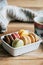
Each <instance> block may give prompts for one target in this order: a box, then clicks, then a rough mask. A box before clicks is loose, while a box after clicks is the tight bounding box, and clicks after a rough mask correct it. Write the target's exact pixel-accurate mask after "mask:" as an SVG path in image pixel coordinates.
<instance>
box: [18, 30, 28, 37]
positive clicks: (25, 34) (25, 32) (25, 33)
mask: <svg viewBox="0 0 43 65" xmlns="http://www.w3.org/2000/svg"><path fill="white" fill-rule="evenodd" d="M18 34H19V35H20V37H22V36H27V35H28V31H27V30H23V29H22V30H20V31H18Z"/></svg>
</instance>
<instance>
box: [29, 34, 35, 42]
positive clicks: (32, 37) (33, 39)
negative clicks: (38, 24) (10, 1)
mask: <svg viewBox="0 0 43 65" xmlns="http://www.w3.org/2000/svg"><path fill="white" fill-rule="evenodd" d="M28 36H30V38H31V43H34V42H35V38H34V36H33V35H28Z"/></svg>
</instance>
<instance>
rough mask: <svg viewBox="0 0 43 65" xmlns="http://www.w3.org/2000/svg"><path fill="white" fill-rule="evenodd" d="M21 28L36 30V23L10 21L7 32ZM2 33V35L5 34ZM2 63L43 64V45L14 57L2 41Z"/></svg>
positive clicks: (0, 62) (6, 64)
mask: <svg viewBox="0 0 43 65" xmlns="http://www.w3.org/2000/svg"><path fill="white" fill-rule="evenodd" d="M19 29H28V30H31V31H33V32H34V24H29V23H10V24H9V25H8V30H7V32H5V33H4V34H6V33H11V32H14V31H17V30H19ZM4 34H0V36H2V35H4ZM0 65H43V45H42V44H41V45H40V47H39V48H38V49H37V50H35V51H32V52H30V53H26V54H24V55H21V56H18V57H12V56H11V55H10V54H9V53H8V52H6V51H5V50H4V48H3V47H2V45H1V41H0Z"/></svg>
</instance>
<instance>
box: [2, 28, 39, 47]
mask: <svg viewBox="0 0 43 65" xmlns="http://www.w3.org/2000/svg"><path fill="white" fill-rule="evenodd" d="M3 39H4V41H5V42H6V43H8V44H9V45H11V46H12V47H14V48H16V47H21V46H24V45H27V44H31V43H34V42H36V41H38V40H39V37H38V36H37V35H36V34H34V33H33V32H29V31H27V30H23V29H22V30H19V31H18V33H16V32H15V33H12V34H11V35H5V36H4V38H3Z"/></svg>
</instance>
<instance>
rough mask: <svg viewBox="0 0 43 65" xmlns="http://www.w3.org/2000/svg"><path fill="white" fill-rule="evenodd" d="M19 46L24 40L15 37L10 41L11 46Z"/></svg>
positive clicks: (22, 44)
mask: <svg viewBox="0 0 43 65" xmlns="http://www.w3.org/2000/svg"><path fill="white" fill-rule="evenodd" d="M21 46H24V42H23V40H20V39H17V38H16V39H15V40H14V41H13V42H12V47H14V48H16V47H21Z"/></svg>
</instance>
